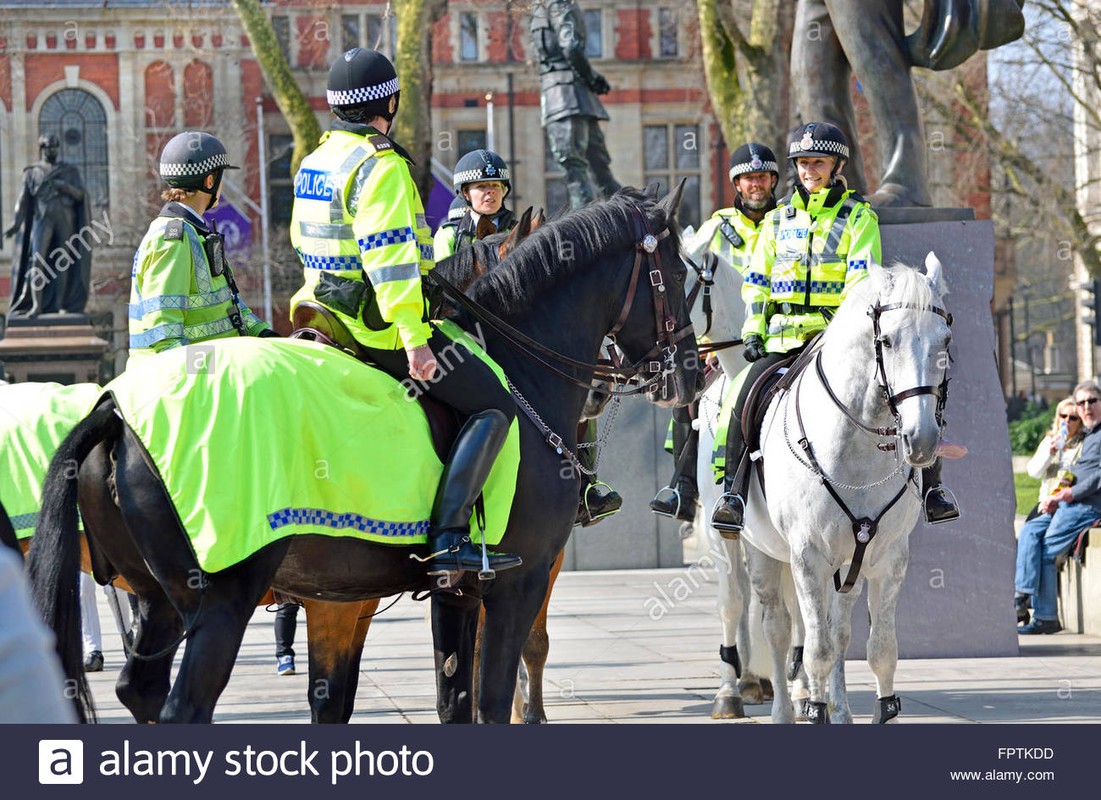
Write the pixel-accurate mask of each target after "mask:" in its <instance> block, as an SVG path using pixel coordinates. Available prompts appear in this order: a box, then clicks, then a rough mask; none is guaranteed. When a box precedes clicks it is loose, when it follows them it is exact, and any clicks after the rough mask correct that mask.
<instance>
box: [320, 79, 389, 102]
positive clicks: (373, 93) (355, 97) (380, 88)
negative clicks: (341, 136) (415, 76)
mask: <svg viewBox="0 0 1101 800" xmlns="http://www.w3.org/2000/svg"><path fill="white" fill-rule="evenodd" d="M397 92H398V79H397V78H396V77H395V78H391V79H390V80H388V81H386V82H385V83H380V84H377V85H375V86H362V87H359V88H356V89H349V90H339V89H326V90H325V99H326V100H328V101H329V105H331V106H358V105H362V104H363V103H369V102H371V101H372V100H385V99H386V98H387V97H389V96H390V95H392V94H397Z"/></svg>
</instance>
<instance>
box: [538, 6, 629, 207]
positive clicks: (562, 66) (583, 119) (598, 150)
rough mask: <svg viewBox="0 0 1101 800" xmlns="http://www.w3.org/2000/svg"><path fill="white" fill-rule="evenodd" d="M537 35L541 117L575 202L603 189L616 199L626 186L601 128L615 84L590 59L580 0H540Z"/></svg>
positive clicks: (585, 201)
mask: <svg viewBox="0 0 1101 800" xmlns="http://www.w3.org/2000/svg"><path fill="white" fill-rule="evenodd" d="M531 38H532V44H533V46H534V53H535V57H536V59H537V60H538V66H539V81H540V85H541V89H542V95H541V97H540V102H539V110H540V113H541V121H542V124H543V127H544V128H545V129H546V131H547V138H548V140H549V141H550V146H551V152H553V153H554V157H555V158H556V159H557V160H558V163H559V164H561V165H562V169H563V170H564V171H565V173H566V190H567V191H568V192H569V196H570V206H571V207H573V208H580V207H581V206H584V205H586V204H588V203H590V202H592V201H593V200H594V199H596V197H597V190H599V192H600V193H603V195H604V196H605V197H610V196H611V195H612V194H614V193H615V192H616V190H618V189H619V188H620V186H619V183H618V182H617V181H616V179H615V178H614V177H612V168H611V162H612V158H611V156H609V155H608V148H607V146H606V145H605V144H604V134H603V133H602V132H601V130H600V120H606V119H608V112H607V111H605V110H604V105H603V103H601V102H600V100H599V98H598V97H597V95H600V94H607V93H608V92H609V91H610V87H609V86H608V81H606V80H605V79H604V76H603V75H601V74H600V73H599V72H596V71H594V70H593V68H592V66H591V65H590V64H589V59H588V58H586V57H585V18H584V16H583V15H582V14H581V11H580V10H579V9H578V8H577V4H576V3H575V2H574V0H537V2H536V3H535V5H534V6H533V7H532V10H531Z"/></svg>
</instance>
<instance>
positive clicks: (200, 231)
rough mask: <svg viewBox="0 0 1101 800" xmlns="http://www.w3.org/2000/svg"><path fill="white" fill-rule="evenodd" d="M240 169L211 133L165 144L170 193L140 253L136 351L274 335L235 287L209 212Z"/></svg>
mask: <svg viewBox="0 0 1101 800" xmlns="http://www.w3.org/2000/svg"><path fill="white" fill-rule="evenodd" d="M227 169H237V167H235V166H233V165H232V164H230V163H229V157H228V155H227V154H226V148H225V146H224V145H223V144H222V143H221V142H220V141H218V139H216V138H215V137H213V136H211V135H210V134H209V133H205V132H203V131H184V132H183V133H180V134H177V135H176V136H173V137H172V138H171V139H170V140H169V141H168V144H166V145H165V146H164V151H163V152H162V153H161V160H160V175H161V177H162V178H163V179H164V181H165V183H167V184H168V186H169V188H168V189H167V190H165V191H164V192H162V193H161V197H162V198H163V199H164V200H166V201H168V202H167V203H166V204H165V205H164V207H163V208H162V209H161V211H160V214H158V215H157V218H156V219H154V220H153V222H152V224H150V226H149V230H148V231H147V232H146V234H145V237H144V238H143V239H142V240H141V244H140V245H138V249H137V252H136V253H135V254H134V268H133V274H132V281H131V286H130V308H129V311H130V314H129V316H130V323H129V328H130V359H131V360H134V359H139V358H144V357H147V356H150V355H152V354H154V353H159V352H161V351H163V350H168V349H171V348H173V347H179V346H181V345H186V344H195V343H197V342H204V341H207V340H210V339H222V338H225V337H229V336H275V335H277V334H275V333H274V332H273V331H272V330H271V328H270V327H269V326H268V324H267V323H266V322H263V321H262V320H260V319H259V318H258V317H257V316H256V315H255V314H253V313H252V311H250V310H249V307H248V306H247V305H245V304H244V302H243V301H242V300H241V299H240V298H239V297H238V295H237V285H236V283H235V282H234V280H233V271H232V270H231V269H230V266H229V262H228V261H227V260H226V256H225V247H224V244H225V243H224V241H223V239H222V236H221V234H219V233H217V232H216V231H214V230H213V229H212V227H211V225H210V224H209V223H207V221H206V220H205V219H203V212H205V211H207V210H209V209H211V208H213V207H214V205H215V203H217V202H218V198H219V197H220V195H221V186H222V172H223V171H224V170H227Z"/></svg>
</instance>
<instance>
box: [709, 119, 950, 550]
mask: <svg viewBox="0 0 1101 800" xmlns="http://www.w3.org/2000/svg"><path fill="white" fill-rule="evenodd" d="M788 158H789V159H790V160H791V162H792V166H793V167H794V169H795V172H796V182H795V192H793V193H792V195H790V196H789V197H786V198H784V200H783V201H781V203H780V205H779V206H778V207H777V208H776V209H775V210H773V211H771V212H770V213H769V215H768V216H767V217H765V219H764V222H763V223H762V231H761V235H760V237H759V238H758V240H757V245H756V247H755V248H754V251H753V259H752V261H751V263H750V268H749V271H748V273H747V274H746V278H745V282H744V283H743V285H742V299H743V300H745V303H746V320H745V324H744V325H743V326H742V339H743V342H744V344H745V358H746V360H747V361H751V362H754V363H753V366H752V367H751V368H750V370H749V374H748V375H747V377H746V379H745V382H744V383H743V385H742V391H741V394H740V396H739V397H738V399H737V401H736V403H735V405H734V411H733V416H732V418H731V424H730V425H729V427H728V428H727V440H726V481H725V487H726V492H725V493H724V495H723V497H722V499H721V501H720V503H719V505H718V506H717V507H716V509H715V512H714V514H713V515H712V518H711V524H712V525H713V526H714V527H715V528H716V529H717V530H718V531H719V532H720V533H724V534H731V535H734V536H737V534H738V532H739V531H741V529H742V526H743V516H744V509H745V502H744V491H745V489H744V487H737V488H738V491H737V492H735V487H734V486H733V481H734V473H735V471H736V470H737V468H738V464H739V462H740V461H741V459H742V456H743V454H744V452H745V442H744V441H743V439H742V431H741V425H739V424H738V420H740V419H741V415H742V411H743V409H744V406H745V400H746V395H747V394H748V392H749V387H751V386H752V385H753V384H754V382H755V381H756V379H757V377H758V376H759V375H760V374H761V373H763V372H764V371H765V370H766V369H767V368H768V367H769V366H771V365H772V364H774V363H776V362H777V361H779V360H781V359H783V358H784V357H785V356H786V355H790V354H791V353H793V352H797V351H798V350H800V349H802V347H803V346H804V345H805V344H806V342H807V341H808V340H809V339H810V338H811V337H812V336H813V335H814V334H815V333H818V332H819V331H821V330H823V329H824V328H825V327H826V324H827V323H828V322H829V320H830V319H831V318H832V317H833V314H834V310H835V309H836V308H837V307H838V306H839V305H841V303H842V301H843V300H844V299H845V296H846V294H847V290H848V288H849V287H850V286H852V285H853V284H855V283H857V282H858V281H861V280H863V279H864V278H866V277H867V274H868V263H869V262H870V261H874V262H875V263H877V264H878V263H881V252H880V239H879V219H878V217H877V216H876V214H875V212H874V211H872V209H871V207H870V206H869V205H868V203H867V201H865V200H864V199H863V198H862V197H860V196H859V195H857V194H856V193H855V192H854V191H853V190H851V189H847V188H846V186H845V182H844V180H843V179H842V178H841V170H842V168H843V167H844V165H845V162H846V161H847V160H848V158H849V144H848V142H847V141H846V139H845V135H844V134H843V133H842V132H841V130H840V129H839V128H837V127H836V126H835V125H831V124H830V123H827V122H811V123H808V124H806V125H803V126H801V127H799V128H796V129H795V131H794V132H793V133H792V136H791V138H790V139H789V140H788ZM746 474H748V470H747V472H746ZM923 480H924V484H925V486H926V487H930V488H929V489H928V491H927V492H926V495H925V515H926V518H927V519H928V520H929V521H931V522H943V521H947V519H949V518H951V517H952V516H958V515H959V511H958V510H957V509H956V508H955V506H954V504H952V503H951V501H950V500H949V499H948V497H947V496H946V495H945V493H944V491H943V490H942V489H941V487H940V485H939V484H940V477H939V462H938V463H937V466H936V467H933V468H931V471H927V474H926V475H924V476H923Z"/></svg>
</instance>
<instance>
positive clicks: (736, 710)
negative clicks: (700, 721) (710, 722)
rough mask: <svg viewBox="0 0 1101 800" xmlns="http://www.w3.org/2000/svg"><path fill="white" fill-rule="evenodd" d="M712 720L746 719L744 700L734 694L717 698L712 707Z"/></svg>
mask: <svg viewBox="0 0 1101 800" xmlns="http://www.w3.org/2000/svg"><path fill="white" fill-rule="evenodd" d="M711 719H745V707H744V706H743V705H742V698H740V697H737V696H735V695H732V694H728V695H723V696H722V697H716V698H715V704H714V705H713V706H711Z"/></svg>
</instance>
